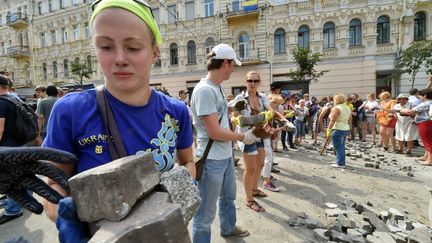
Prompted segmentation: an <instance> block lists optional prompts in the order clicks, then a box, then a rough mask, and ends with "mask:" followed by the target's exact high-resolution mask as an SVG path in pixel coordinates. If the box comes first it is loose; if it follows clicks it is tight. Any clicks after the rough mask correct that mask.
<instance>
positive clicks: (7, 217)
mask: <svg viewBox="0 0 432 243" xmlns="http://www.w3.org/2000/svg"><path fill="white" fill-rule="evenodd" d="M21 216H23V212H20V213H18V214H15V215H6V214H3V215H2V216H0V225H1V224H4V223H6V222H9V221H11V220H12V219H16V218H19V217H21Z"/></svg>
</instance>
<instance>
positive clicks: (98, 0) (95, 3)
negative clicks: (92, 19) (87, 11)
mask: <svg viewBox="0 0 432 243" xmlns="http://www.w3.org/2000/svg"><path fill="white" fill-rule="evenodd" d="M133 1H134V2H136V3H138V4H140V5H141V6H143V7H144V8H148V9H149V10H150V13H151V15H152V17H153V18H154V15H153V11H152V9H151V7H150V5H149V4H148V3H147V2H145V1H142V0H133ZM100 2H102V0H96V1H94V2H93V3H92V6H91V7H92V12H94V10H95V8H96V5H98V3H100Z"/></svg>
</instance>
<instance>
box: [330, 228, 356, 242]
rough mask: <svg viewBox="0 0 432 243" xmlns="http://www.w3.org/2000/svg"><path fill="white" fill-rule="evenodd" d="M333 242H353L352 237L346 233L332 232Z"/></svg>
mask: <svg viewBox="0 0 432 243" xmlns="http://www.w3.org/2000/svg"><path fill="white" fill-rule="evenodd" d="M331 239H332V240H334V241H336V242H343V243H350V242H352V240H351V237H350V236H349V235H347V234H345V233H341V232H337V231H332V237H331Z"/></svg>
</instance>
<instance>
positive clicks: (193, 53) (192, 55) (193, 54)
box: [187, 40, 196, 64]
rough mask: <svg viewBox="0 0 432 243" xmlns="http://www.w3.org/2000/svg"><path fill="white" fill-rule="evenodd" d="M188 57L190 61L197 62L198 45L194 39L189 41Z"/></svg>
mask: <svg viewBox="0 0 432 243" xmlns="http://www.w3.org/2000/svg"><path fill="white" fill-rule="evenodd" d="M187 59H188V63H189V64H191V63H196V45H195V42H194V41H193V40H191V41H188V43H187Z"/></svg>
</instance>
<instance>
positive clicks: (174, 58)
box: [170, 43, 178, 65]
mask: <svg viewBox="0 0 432 243" xmlns="http://www.w3.org/2000/svg"><path fill="white" fill-rule="evenodd" d="M170 64H171V65H178V50H177V44H176V43H171V45H170Z"/></svg>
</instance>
